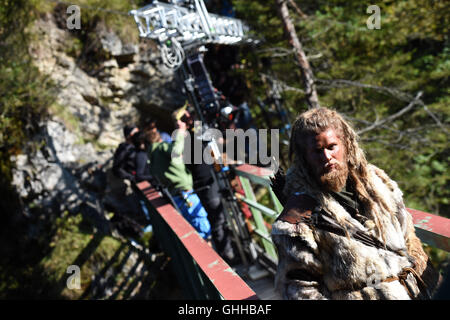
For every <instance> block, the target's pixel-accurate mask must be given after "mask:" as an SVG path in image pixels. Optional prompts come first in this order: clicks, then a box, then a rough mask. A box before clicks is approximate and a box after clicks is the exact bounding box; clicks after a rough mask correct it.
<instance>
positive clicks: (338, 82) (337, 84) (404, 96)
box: [316, 79, 423, 103]
mask: <svg viewBox="0 0 450 320" xmlns="http://www.w3.org/2000/svg"><path fill="white" fill-rule="evenodd" d="M316 82H317V83H324V84H325V85H320V86H319V85H318V86H317V87H318V88H322V89H323V88H342V87H350V86H352V87H359V88H365V89H374V90H377V91H379V92H383V93H385V94H389V95H390V96H393V97H395V98H397V99H399V100H402V101H405V102H410V101H411V100H413V99H414V97H413V96H412V95H410V94H409V93H405V92H402V91H400V90H397V89H393V88H388V87H382V86H376V85H372V84H366V83H361V82H358V81H351V80H344V79H334V80H325V79H316ZM422 103H423V102H422Z"/></svg>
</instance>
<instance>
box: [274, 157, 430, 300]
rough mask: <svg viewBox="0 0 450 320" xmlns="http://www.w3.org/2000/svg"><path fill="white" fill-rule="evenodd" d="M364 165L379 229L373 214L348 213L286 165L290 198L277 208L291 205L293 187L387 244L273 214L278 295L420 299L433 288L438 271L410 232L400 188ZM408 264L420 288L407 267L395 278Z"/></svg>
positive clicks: (336, 217)
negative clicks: (374, 243) (378, 198)
mask: <svg viewBox="0 0 450 320" xmlns="http://www.w3.org/2000/svg"><path fill="white" fill-rule="evenodd" d="M368 171H369V178H370V180H371V182H372V187H371V188H373V190H372V192H373V194H377V195H381V197H382V199H383V201H384V204H385V206H384V208H381V206H380V205H378V204H377V203H375V204H374V206H373V207H372V210H377V212H378V217H381V218H379V221H378V222H377V223H378V226H380V225H381V227H382V228H381V229H380V228H378V227H377V223H376V222H375V221H373V219H368V220H366V221H365V222H364V224H362V223H361V222H360V221H358V220H356V219H354V218H353V217H352V216H351V215H350V213H349V212H347V211H346V210H345V209H344V207H343V206H341V205H340V204H339V203H338V202H337V201H336V200H335V199H334V198H333V197H331V196H330V195H328V194H326V193H323V192H321V191H320V190H319V189H318V188H317V187H314V186H313V185H311V184H310V183H308V182H307V180H308V179H307V178H306V177H305V176H304V175H303V174H302V170H297V168H296V167H295V166H293V167H291V168H290V169H289V171H288V173H287V176H286V185H285V187H284V194H285V195H290V197H289V199H290V200H288V202H287V204H286V206H285V209H284V210H283V212H284V211H285V210H290V209H292V207H296V204H295V196H294V197H293V196H292V195H293V194H294V193H297V194H299V193H300V194H306V195H309V196H310V197H312V198H313V199H315V201H316V202H317V203H318V204H320V207H322V208H323V209H325V210H326V211H327V212H328V213H329V214H330V215H331V218H332V219H333V220H334V221H336V222H337V223H338V224H339V225H341V226H346V228H349V229H350V228H351V229H353V230H360V231H361V232H363V233H365V234H368V235H371V236H373V237H375V238H377V239H378V240H379V241H381V242H382V243H385V244H386V247H388V248H389V249H390V250H387V249H385V248H384V247H383V248H377V247H374V246H370V245H367V244H365V243H363V242H361V241H358V240H356V239H354V238H352V237H350V236H346V235H339V234H336V233H333V232H329V231H326V230H323V229H320V228H315V227H314V225H311V224H308V223H304V222H298V223H290V222H286V221H283V220H282V219H277V221H276V222H275V223H274V224H273V227H272V239H273V241H274V243H275V245H276V248H277V250H278V257H279V263H278V270H277V275H276V279H275V285H276V287H277V289H278V290H279V291H280V293H281V294H282V297H283V298H284V299H404V300H409V299H411V297H412V298H414V299H425V298H429V297H430V296H431V294H432V293H433V291H434V290H435V289H436V287H437V283H438V280H439V273H438V272H437V271H435V270H434V269H433V267H432V266H431V263H430V261H429V259H428V257H427V255H426V253H425V252H424V251H423V249H422V244H421V241H420V240H419V239H418V238H417V236H416V235H415V231H414V225H413V221H412V217H411V215H410V214H409V212H408V211H407V210H406V208H405V205H404V203H403V199H402V192H401V191H400V189H399V188H398V186H397V184H396V182H394V181H392V180H391V179H390V178H389V177H388V176H387V175H386V173H385V172H384V171H383V170H381V169H379V168H377V167H375V166H373V165H369V166H368ZM292 201H294V205H293V206H292ZM289 203H291V204H289ZM298 205H299V206H301V204H298ZM290 207H291V208H290ZM297 208H298V206H297ZM282 214H283V213H282ZM280 216H281V215H280ZM379 230H383V234H384V236H382V235H381V232H380V231H379ZM383 238H384V239H383ZM408 267H411V268H412V267H414V270H415V271H416V272H417V274H418V275H419V276H420V277H421V278H422V279H423V280H424V282H425V284H426V286H427V288H426V289H423V288H422V287H421V286H420V285H419V282H420V280H417V279H416V277H415V276H414V275H413V274H412V273H408V275H407V277H406V280H405V282H404V283H403V284H402V283H401V281H400V279H399V278H398V277H397V276H398V275H399V274H400V273H401V271H402V269H404V268H408Z"/></svg>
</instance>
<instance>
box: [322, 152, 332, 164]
mask: <svg viewBox="0 0 450 320" xmlns="http://www.w3.org/2000/svg"><path fill="white" fill-rule="evenodd" d="M322 158H323V160H324V161H325V162H329V161H330V160H331V159H332V158H333V152H332V151H331V150H327V149H324V150H323V152H322Z"/></svg>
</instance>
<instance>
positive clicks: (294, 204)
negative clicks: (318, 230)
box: [277, 194, 317, 224]
mask: <svg viewBox="0 0 450 320" xmlns="http://www.w3.org/2000/svg"><path fill="white" fill-rule="evenodd" d="M316 206H317V202H316V201H315V200H314V199H313V198H312V197H310V196H308V195H306V194H294V195H293V196H291V197H290V198H289V199H288V200H287V202H286V205H285V206H284V209H283V211H282V212H281V213H280V215H279V216H278V218H277V220H281V221H285V222H288V223H291V224H297V223H299V222H304V221H305V220H309V219H311V213H312V212H313V211H314V209H315V207H316Z"/></svg>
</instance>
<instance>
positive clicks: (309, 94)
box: [275, 0, 320, 108]
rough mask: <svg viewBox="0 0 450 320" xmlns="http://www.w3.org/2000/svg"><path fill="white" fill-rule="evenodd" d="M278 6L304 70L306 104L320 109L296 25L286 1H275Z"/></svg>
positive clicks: (290, 40)
mask: <svg viewBox="0 0 450 320" xmlns="http://www.w3.org/2000/svg"><path fill="white" fill-rule="evenodd" d="M275 2H276V4H277V9H278V14H279V15H280V17H281V21H282V22H283V26H284V29H285V30H286V33H287V35H288V37H289V43H290V44H291V45H292V46H293V47H294V51H295V57H296V59H297V61H298V63H299V65H300V69H301V70H302V76H303V82H304V85H305V93H306V102H307V103H308V106H309V108H316V107H320V103H319V97H318V96H317V91H316V85H315V83H314V76H313V72H312V70H311V66H310V65H309V62H308V59H307V58H306V54H305V52H304V51H303V48H302V44H301V43H300V41H299V40H298V37H297V33H296V32H295V27H294V24H293V23H292V20H291V18H290V17H289V11H288V7H287V4H286V0H275Z"/></svg>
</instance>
